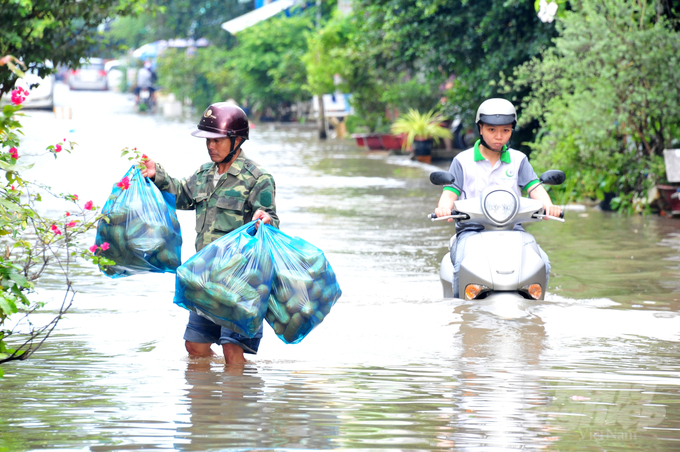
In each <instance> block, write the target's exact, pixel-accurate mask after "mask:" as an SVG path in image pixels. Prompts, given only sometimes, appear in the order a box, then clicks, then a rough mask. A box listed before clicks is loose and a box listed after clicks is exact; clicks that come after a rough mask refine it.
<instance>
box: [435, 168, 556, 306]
mask: <svg viewBox="0 0 680 452" xmlns="http://www.w3.org/2000/svg"><path fill="white" fill-rule="evenodd" d="M565 178H566V177H565V175H564V173H563V172H562V171H557V170H551V171H546V172H545V173H543V174H542V175H541V177H540V181H541V183H543V184H546V185H559V184H561V183H562V182H564V180H565ZM453 181H454V178H453V175H452V174H451V173H449V172H447V171H436V172H434V173H432V174H430V182H432V183H433V184H435V185H450V184H452V183H453ZM563 214H564V212H563V213H562V215H561V216H563ZM428 218H430V219H431V220H432V221H440V220H448V219H449V218H452V219H454V220H455V221H456V222H461V223H467V222H470V223H475V224H477V225H481V226H483V227H484V230H483V231H481V232H480V233H478V234H473V235H471V236H470V237H468V238H467V240H466V245H465V246H466V247H470V248H471V249H473V250H475V252H470V253H467V255H466V257H465V258H464V259H463V261H462V262H461V265H460V272H459V273H458V288H459V289H458V294H459V297H460V298H464V299H466V300H476V299H482V298H486V299H513V300H517V299H529V300H543V299H544V297H545V291H546V286H547V279H548V278H547V275H546V269H545V263H544V262H543V259H542V258H541V255H540V252H539V250H538V245H537V244H536V241H535V240H533V237H532V236H531V235H530V234H528V233H527V232H523V231H514V230H513V228H514V227H515V226H516V225H517V224H520V223H530V222H534V221H541V220H543V219H545V218H547V219H549V220H557V221H561V222H564V220H563V219H562V218H557V217H553V216H550V215H545V214H544V210H543V204H542V203H541V202H540V201H537V200H535V199H530V198H518V197H517V195H516V194H515V193H513V192H512V191H510V190H507V189H505V188H502V187H489V188H487V189H486V190H484V192H483V193H482V195H481V196H480V197H478V198H470V199H459V200H457V201H456V202H455V203H454V210H453V212H451V215H450V216H444V217H439V218H437V216H436V215H435V214H434V213H433V214H430V215H428ZM455 240H456V236H455V235H454V236H453V237H451V240H450V241H449V253H447V254H446V256H444V258H443V259H442V263H441V268H440V271H439V278H440V279H441V283H442V288H443V290H444V298H453V293H454V291H453V286H452V284H453V263H452V262H451V253H450V252H451V248H452V246H453V245H454V243H455Z"/></svg>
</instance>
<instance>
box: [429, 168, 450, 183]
mask: <svg viewBox="0 0 680 452" xmlns="http://www.w3.org/2000/svg"><path fill="white" fill-rule="evenodd" d="M454 180H455V179H454V178H453V174H451V173H449V172H448V171H435V172H434V173H432V174H430V182H432V183H433V184H434V185H451V184H452V183H453V181H454Z"/></svg>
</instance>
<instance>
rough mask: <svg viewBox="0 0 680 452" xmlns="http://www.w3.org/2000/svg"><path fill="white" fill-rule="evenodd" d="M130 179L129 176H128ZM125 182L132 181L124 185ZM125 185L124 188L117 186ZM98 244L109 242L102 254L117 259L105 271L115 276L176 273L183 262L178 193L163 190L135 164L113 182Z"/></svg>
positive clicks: (100, 225) (99, 232) (100, 227)
mask: <svg viewBox="0 0 680 452" xmlns="http://www.w3.org/2000/svg"><path fill="white" fill-rule="evenodd" d="M126 178H127V179H126ZM123 181H126V182H127V181H129V186H128V187H127V188H125V184H124V182H123ZM118 185H122V187H120V186H118ZM102 213H103V214H104V215H106V216H107V217H108V219H109V221H108V222H107V221H105V220H100V222H99V224H98V225H97V238H96V241H95V243H96V244H97V245H98V246H101V245H102V244H104V243H108V244H109V247H108V249H106V250H104V251H102V252H101V255H102V256H103V257H106V258H108V259H111V260H113V261H115V262H116V264H115V265H112V266H109V267H107V268H106V269H103V270H102V271H103V272H104V273H105V274H106V275H109V276H110V277H112V278H121V277H123V276H130V275H135V274H139V273H148V272H156V273H163V272H170V273H174V272H175V270H176V269H177V267H179V265H180V263H181V251H182V232H181V230H180V226H179V222H178V221H177V213H176V210H175V195H173V194H170V193H161V191H160V190H159V189H158V187H156V185H154V184H153V183H152V182H151V181H149V180H148V179H147V178H145V177H143V176H142V173H141V172H140V171H139V169H137V168H135V167H134V166H133V167H131V168H130V170H129V171H128V172H127V173H126V174H125V176H124V177H123V179H122V181H121V182H119V183H118V184H116V185H114V187H113V191H112V192H111V196H109V199H108V200H107V201H106V204H104V208H103V209H102Z"/></svg>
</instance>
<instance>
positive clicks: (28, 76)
mask: <svg viewBox="0 0 680 452" xmlns="http://www.w3.org/2000/svg"><path fill="white" fill-rule="evenodd" d="M45 66H47V67H49V68H52V63H51V62H49V61H48V62H46V63H45ZM54 83H55V77H54V74H50V75H47V76H45V77H40V76H39V75H38V69H36V68H33V69H30V70H28V71H26V72H25V76H24V77H23V78H20V79H18V80H17V81H16V83H15V84H14V86H15V88H23V89H25V90H27V91H28V92H29V93H30V94H29V95H28V96H26V100H25V101H24V102H23V103H22V105H23V107H24V108H44V109H46V110H52V109H53V108H54ZM31 86H33V88H31ZM8 99H9V97H8ZM3 100H4V98H3Z"/></svg>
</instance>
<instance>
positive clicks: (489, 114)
mask: <svg viewBox="0 0 680 452" xmlns="http://www.w3.org/2000/svg"><path fill="white" fill-rule="evenodd" d="M480 122H481V123H483V124H489V125H493V126H502V125H505V124H512V125H513V127H514V126H515V124H517V111H516V110H515V106H514V105H512V103H511V102H510V101H507V100H505V99H500V98H494V99H487V100H485V101H484V102H482V105H480V106H479V108H478V109H477V117H476V118H475V123H476V124H479V123H480Z"/></svg>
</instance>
